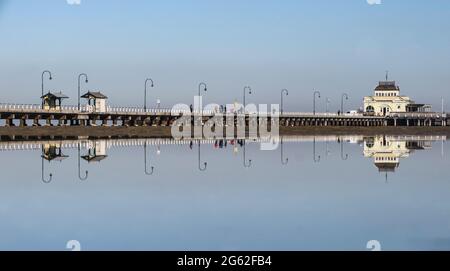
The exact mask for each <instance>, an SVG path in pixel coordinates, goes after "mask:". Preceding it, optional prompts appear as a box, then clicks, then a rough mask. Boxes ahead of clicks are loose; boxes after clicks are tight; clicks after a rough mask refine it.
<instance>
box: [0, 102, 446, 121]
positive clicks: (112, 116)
mask: <svg viewBox="0 0 450 271" xmlns="http://www.w3.org/2000/svg"><path fill="white" fill-rule="evenodd" d="M186 115H191V118H192V123H193V124H194V125H195V124H200V123H202V124H204V123H206V122H208V120H210V119H212V118H219V119H220V118H221V119H222V123H223V125H225V124H226V123H232V124H234V125H235V126H238V125H242V123H243V122H242V120H243V119H245V124H248V123H249V122H250V121H256V123H260V121H261V119H263V118H264V119H265V120H266V121H269V122H270V123H273V121H275V120H274V117H273V116H271V115H270V114H269V115H255V114H249V113H247V114H245V115H244V114H236V113H226V114H222V113H219V112H215V111H203V112H201V113H200V112H199V113H196V112H194V113H191V112H190V111H181V110H171V109H147V110H144V109H142V108H127V107H108V108H107V110H106V111H105V112H94V111H92V110H91V109H89V108H88V107H82V108H81V110H78V107H76V106H62V107H61V108H60V109H58V110H44V109H42V108H41V106H40V105H20V104H0V121H1V122H0V124H1V125H2V126H6V127H11V126H20V127H27V126H35V127H38V126H109V127H111V126H127V127H128V126H163V127H164V126H171V125H172V124H173V123H175V121H176V120H178V119H179V118H181V117H182V116H186ZM230 118H231V121H230ZM276 118H277V119H276V121H277V122H278V123H279V125H280V127H317V126H333V127H371V126H376V127H382V126H406V127H411V126H418V127H420V126H427V127H430V126H447V125H449V118H448V116H447V114H444V113H432V112H429V113H428V112H424V113H389V114H387V115H386V116H367V115H363V114H336V113H316V114H313V113H308V112H284V113H282V114H280V115H278V116H277V117H276Z"/></svg>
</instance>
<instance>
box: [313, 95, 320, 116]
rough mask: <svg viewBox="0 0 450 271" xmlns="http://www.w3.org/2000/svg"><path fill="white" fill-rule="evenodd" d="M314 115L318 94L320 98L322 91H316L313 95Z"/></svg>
mask: <svg viewBox="0 0 450 271" xmlns="http://www.w3.org/2000/svg"><path fill="white" fill-rule="evenodd" d="M313 96H314V97H313V115H315V114H316V96H317V97H318V98H319V99H320V91H317V90H316V91H314V95H313Z"/></svg>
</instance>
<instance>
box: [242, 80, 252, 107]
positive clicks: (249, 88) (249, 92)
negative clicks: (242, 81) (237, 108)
mask: <svg viewBox="0 0 450 271" xmlns="http://www.w3.org/2000/svg"><path fill="white" fill-rule="evenodd" d="M247 90H248V94H252V88H251V87H250V86H245V87H244V92H243V96H244V98H243V102H242V106H243V107H244V108H243V110H242V111H243V112H244V114H245V106H246V101H245V97H246V95H247Z"/></svg>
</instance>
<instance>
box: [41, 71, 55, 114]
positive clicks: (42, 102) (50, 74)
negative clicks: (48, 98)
mask: <svg viewBox="0 0 450 271" xmlns="http://www.w3.org/2000/svg"><path fill="white" fill-rule="evenodd" d="M45 74H48V76H49V77H48V79H49V80H52V79H53V77H52V73H51V72H50V71H48V70H45V71H43V72H42V75H41V106H42V109H44V98H42V97H43V96H44V75H45Z"/></svg>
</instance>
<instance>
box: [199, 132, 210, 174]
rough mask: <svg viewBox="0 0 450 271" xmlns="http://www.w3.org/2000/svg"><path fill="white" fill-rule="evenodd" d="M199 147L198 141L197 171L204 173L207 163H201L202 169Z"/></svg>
mask: <svg viewBox="0 0 450 271" xmlns="http://www.w3.org/2000/svg"><path fill="white" fill-rule="evenodd" d="M200 146H201V142H200V139H199V140H198V169H199V170H200V171H205V170H206V168H207V166H208V163H207V162H204V163H203V167H202V166H201V162H200V161H201V150H200V148H201V147H200Z"/></svg>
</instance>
